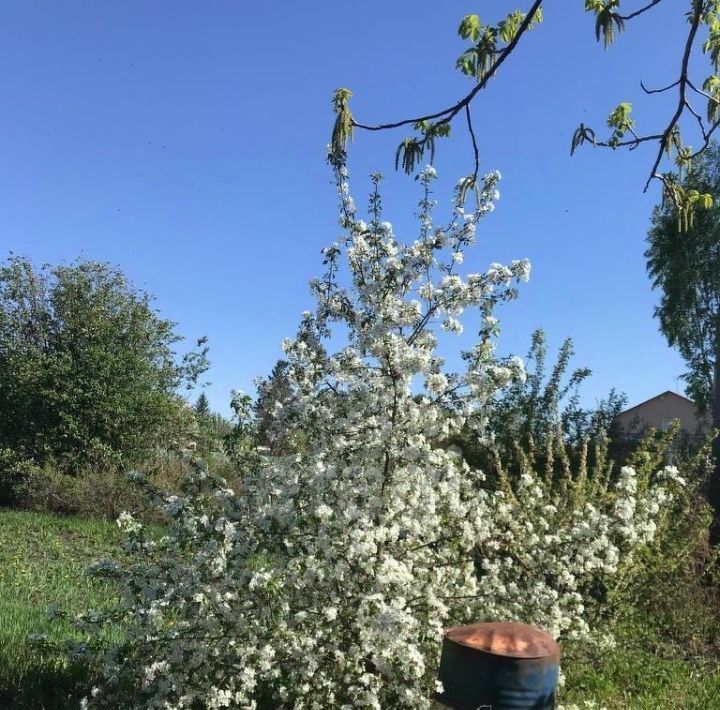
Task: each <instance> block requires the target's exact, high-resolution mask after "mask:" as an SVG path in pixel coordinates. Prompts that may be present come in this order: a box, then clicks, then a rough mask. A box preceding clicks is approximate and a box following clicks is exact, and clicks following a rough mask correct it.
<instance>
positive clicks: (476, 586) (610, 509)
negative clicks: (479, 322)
mask: <svg viewBox="0 0 720 710" xmlns="http://www.w3.org/2000/svg"><path fill="white" fill-rule="evenodd" d="M337 175H338V183H339V184H338V186H339V192H340V196H341V209H342V223H343V225H344V227H345V228H346V230H347V232H348V235H347V238H346V240H345V242H344V244H342V245H341V244H337V245H333V246H331V247H330V248H328V249H327V250H326V251H325V264H326V265H327V273H326V275H325V277H324V278H323V279H320V280H317V281H315V282H313V284H312V285H313V290H314V293H315V296H316V298H317V309H316V312H315V313H314V314H310V313H306V314H305V315H304V316H303V321H302V324H301V328H300V333H299V336H298V337H297V339H295V340H294V341H287V342H286V343H285V355H286V360H287V362H288V363H289V366H288V370H287V376H288V378H289V382H290V383H291V387H292V397H290V398H288V399H287V400H286V401H287V404H285V405H282V403H281V406H280V407H279V408H278V407H276V408H275V409H276V416H277V419H278V421H280V422H282V427H283V429H284V431H286V432H287V433H288V435H289V436H293V435H295V434H297V433H298V432H299V433H301V434H302V436H303V437H304V439H303V445H302V446H301V447H298V448H297V450H296V451H294V452H293V453H292V454H288V455H286V456H283V457H275V458H272V459H270V460H266V461H263V460H262V459H259V458H258V457H256V455H255V452H254V451H253V450H252V448H251V447H249V448H243V447H240V449H239V450H238V458H239V459H245V460H246V461H247V462H248V465H247V468H246V469H245V471H246V473H245V475H244V476H243V478H242V482H241V485H240V486H239V488H238V490H237V491H233V490H231V489H228V488H227V487H226V484H225V482H224V481H223V480H222V479H218V478H217V477H215V476H213V475H211V474H209V473H208V472H207V470H206V469H205V467H204V466H202V465H200V464H197V465H196V467H195V469H194V470H193V472H191V474H190V475H189V477H188V478H187V480H186V481H185V483H184V486H183V490H182V493H181V494H180V495H170V496H169V495H165V494H161V493H160V492H159V491H157V490H156V489H155V488H153V487H152V486H151V485H150V484H149V483H148V482H147V481H146V480H144V479H143V477H142V476H138V479H139V481H140V482H142V484H143V485H144V486H145V488H146V491H147V492H148V493H149V494H150V495H151V496H153V497H154V498H155V499H156V501H157V502H158V504H159V505H160V506H161V508H162V510H163V512H164V515H165V518H166V525H165V528H164V529H165V531H166V532H165V534H164V535H163V536H162V537H160V538H158V536H157V535H156V534H155V535H153V534H148V533H146V531H145V529H144V527H143V526H142V525H141V524H140V523H139V522H137V521H136V520H135V519H134V518H133V517H132V516H131V515H127V514H123V515H122V516H121V518H120V524H121V525H122V527H123V528H124V529H125V531H126V532H127V534H128V541H127V544H126V549H127V550H128V551H130V552H131V553H132V561H131V564H129V565H126V564H120V565H118V564H114V563H110V562H103V563H101V564H99V565H98V567H97V568H96V572H97V573H98V574H101V575H105V576H108V577H111V578H113V579H117V580H119V582H120V583H121V585H122V587H123V590H124V595H123V603H122V605H121V606H120V608H119V609H117V610H116V611H115V612H113V614H111V615H110V616H109V617H104V616H103V615H97V614H95V613H90V614H87V615H84V616H82V617H81V618H79V619H78V620H77V623H78V624H79V625H80V626H81V627H83V628H88V627H91V628H92V627H96V626H97V625H98V624H101V623H102V621H103V620H105V621H108V622H113V623H114V622H117V621H118V620H122V622H123V623H124V625H125V641H124V642H123V643H122V644H120V645H118V646H116V647H114V648H113V649H111V651H110V653H109V654H108V655H107V656H106V662H105V665H104V668H105V681H104V683H103V684H102V685H101V687H99V688H98V689H97V690H96V691H94V694H93V695H92V696H91V697H89V698H88V700H87V702H88V703H89V704H92V705H96V706H101V707H102V706H106V707H117V706H118V704H120V705H123V706H127V707H131V706H132V707H143V708H152V707H168V706H172V707H195V706H198V705H199V706H203V707H205V706H206V707H211V708H212V707H227V706H239V707H256V706H258V707H272V708H275V707H297V708H325V707H368V708H380V707H417V708H422V707H429V705H430V702H431V698H432V695H433V692H434V690H435V688H436V682H435V677H436V663H437V658H438V650H439V647H440V639H441V636H442V632H443V629H444V628H445V627H446V626H448V625H450V624H453V623H459V622H465V621H470V620H477V619H484V618H489V617H490V618H497V617H502V618H509V619H522V620H524V621H528V622H534V623H538V624H540V625H542V626H545V627H546V628H548V629H549V630H550V631H552V632H553V633H554V634H555V635H573V636H578V637H587V636H588V635H589V634H590V632H591V631H592V628H591V626H590V623H589V620H588V619H589V612H588V611H587V608H588V607H589V606H590V603H591V602H592V600H593V598H594V595H595V594H596V590H597V589H598V587H599V586H600V584H601V583H602V582H603V580H606V579H611V578H612V576H613V575H614V574H615V573H616V572H617V570H618V569H619V567H620V565H621V564H622V563H623V562H624V561H626V560H629V559H631V558H632V557H633V556H634V555H635V554H636V553H637V550H638V549H639V548H641V547H642V545H644V544H645V543H646V542H647V541H648V540H650V539H651V538H652V537H653V534H654V532H655V527H654V520H655V517H656V516H657V515H658V512H659V510H660V508H661V506H662V505H663V504H664V503H665V502H666V501H667V500H669V499H670V496H671V495H672V492H673V490H674V488H676V487H677V486H678V485H680V484H681V480H680V479H679V477H678V476H677V472H676V471H675V470H674V469H672V468H667V469H664V470H663V471H660V472H658V473H657V474H656V475H655V476H653V477H650V478H649V479H648V481H647V482H644V481H642V482H641V481H640V480H639V478H638V476H637V475H636V473H635V471H634V470H633V469H631V468H625V469H623V470H622V471H621V472H620V473H619V475H618V476H617V477H616V478H611V477H610V475H609V474H608V475H604V477H600V476H592V477H590V476H586V475H584V473H583V469H582V468H581V469H580V471H579V473H580V475H579V476H578V477H577V480H573V481H566V483H567V490H565V492H564V494H563V495H560V492H561V490H562V489H561V488H559V487H558V486H557V485H556V482H555V480H554V479H553V478H552V477H551V479H550V480H548V481H543V479H542V475H541V474H539V473H538V472H537V471H534V470H532V469H529V470H527V471H523V473H522V475H521V476H520V477H519V478H518V479H517V481H516V482H515V483H514V484H509V485H508V486H504V487H501V488H500V489H498V490H487V485H486V484H487V481H486V480H485V477H484V475H483V474H482V473H481V472H480V471H479V470H477V469H473V468H471V467H470V466H468V464H467V463H466V462H465V461H464V460H463V458H462V457H461V456H460V455H458V454H457V453H456V452H455V451H453V450H451V449H448V448H446V447H443V446H441V445H440V442H442V441H443V440H446V439H447V438H448V437H449V436H450V435H452V434H454V433H457V432H458V431H460V429H461V428H462V426H463V424H464V423H465V422H466V421H467V419H468V417H469V416H471V415H472V414H473V412H475V411H476V409H477V408H478V407H483V406H485V404H486V402H487V401H488V400H489V399H490V398H491V397H492V394H493V393H494V392H495V391H497V389H498V388H499V387H502V386H503V385H506V384H507V383H508V382H511V381H512V380H513V379H514V378H521V377H523V367H522V362H521V361H520V360H518V359H509V360H505V361H500V360H498V359H497V358H496V357H495V356H494V354H493V345H492V340H491V335H492V333H493V332H494V330H495V323H494V321H493V320H492V316H491V314H492V309H493V307H494V306H495V305H496V304H497V303H499V302H502V301H504V300H508V299H510V298H514V297H515V290H514V282H515V281H517V280H522V279H524V278H526V277H527V273H528V268H529V267H528V265H527V264H526V263H525V262H522V261H518V262H513V263H512V264H511V265H510V266H509V267H504V266H501V265H499V264H493V265H491V267H490V269H489V270H488V272H487V273H485V274H471V275H469V276H468V277H467V278H466V279H462V278H460V277H459V276H457V275H456V274H455V273H454V272H455V268H456V265H457V264H459V263H460V262H461V261H462V254H463V252H464V251H465V249H466V247H467V246H468V245H469V244H470V243H472V241H473V239H474V233H475V225H476V223H477V222H478V221H479V219H480V218H481V217H482V216H483V215H485V214H487V213H488V212H489V211H491V209H492V207H493V200H494V198H495V196H496V195H495V193H496V183H497V180H498V176H497V175H495V174H491V175H489V176H487V177H486V178H485V181H484V183H483V184H482V185H481V186H479V187H477V188H476V187H475V186H474V185H473V184H472V183H469V182H468V181H461V183H460V185H459V186H458V189H457V193H456V202H455V216H454V218H453V220H452V221H451V223H450V225H449V226H448V227H445V228H437V227H434V226H433V224H432V214H431V213H432V207H433V200H432V199H431V185H432V181H433V179H434V177H435V173H434V170H433V169H432V168H428V169H426V170H425V171H423V173H422V175H421V184H422V187H423V196H422V199H421V202H420V209H419V215H420V224H421V236H420V238H419V239H418V240H416V241H415V242H414V243H412V244H409V245H402V244H400V243H399V242H398V241H397V239H396V238H395V236H394V234H393V231H392V227H391V225H390V224H389V223H387V222H383V221H382V219H381V208H380V197H379V193H378V191H377V183H378V182H379V179H378V178H375V180H374V182H375V186H376V189H375V191H374V192H373V195H372V196H371V202H370V212H371V220H370V222H369V223H367V224H366V223H365V222H363V221H360V220H356V219H355V217H354V211H355V207H354V203H353V202H352V200H351V198H350V197H349V194H348V189H347V183H346V174H345V170H344V167H343V166H338V167H337ZM468 196H469V197H470V198H471V199H474V201H475V202H474V207H473V210H472V211H470V212H466V211H465V209H464V205H465V202H466V198H467V197H468ZM343 253H344V254H345V256H346V257H347V265H348V269H349V276H350V281H351V285H350V287H349V288H344V287H342V286H341V285H340V283H339V280H338V273H339V269H340V266H341V264H340V257H341V255H342V254H343ZM467 308H478V309H480V311H481V313H482V314H483V316H484V317H485V325H484V326H483V331H482V333H481V338H480V342H479V343H478V344H477V345H476V346H475V347H474V348H473V349H472V350H470V351H469V352H466V353H465V362H466V369H465V371H464V372H462V373H447V372H443V369H442V364H443V362H442V359H441V357H440V356H439V354H438V352H437V338H436V333H435V327H436V326H439V327H442V328H443V329H445V330H447V331H450V332H459V330H460V329H461V326H460V324H459V321H458V320H457V317H458V316H459V315H460V314H461V313H462V311H463V310H465V309H467ZM337 325H340V326H344V334H345V337H346V339H347V341H346V342H347V346H346V347H344V348H342V349H341V350H340V351H339V352H336V353H335V354H332V355H327V354H326V353H324V352H319V351H318V349H316V348H311V347H308V340H309V338H308V337H307V334H308V333H309V334H312V335H314V336H315V337H320V336H323V335H328V334H329V333H330V331H331V328H332V327H333V326H337ZM417 382H419V383H421V384H422V386H423V388H424V390H423V393H422V394H418V393H417V391H416V390H415V383H417ZM238 404H239V406H240V408H241V409H242V411H243V412H244V413H245V414H248V413H249V412H250V406H249V403H248V402H247V401H246V400H244V399H242V398H241V399H240V400H238ZM604 473H606V472H605V471H604ZM143 481H144V482H143ZM568 491H569V496H568V495H565V494H568ZM128 689H129V691H130V695H129V696H128V697H123V691H125V690H128Z"/></svg>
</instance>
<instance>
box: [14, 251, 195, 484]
mask: <svg viewBox="0 0 720 710" xmlns="http://www.w3.org/2000/svg"><path fill="white" fill-rule="evenodd" d="M180 340H181V338H180V337H179V336H178V335H177V333H176V331H175V324H174V323H172V322H171V321H169V320H166V319H163V318H161V317H159V315H158V314H157V313H156V311H155V310H154V309H153V307H152V300H151V297H150V296H149V295H148V294H147V293H145V292H144V291H140V290H138V289H136V288H134V287H133V286H132V284H130V282H129V281H128V280H127V278H126V277H125V276H124V275H123V274H122V273H121V272H120V271H118V270H117V269H114V268H113V267H111V266H109V265H107V264H103V263H98V262H92V261H80V262H77V263H74V264H72V265H70V266H44V267H42V268H36V267H35V266H33V264H32V263H31V262H30V261H29V260H28V259H26V258H22V257H11V258H10V259H9V260H8V261H7V263H6V264H5V265H4V266H2V267H0V448H5V449H10V450H11V451H13V452H14V454H15V455H16V456H17V457H18V458H19V459H29V460H32V461H34V462H36V463H37V464H39V465H43V464H45V463H48V462H53V463H54V465H56V466H58V467H59V468H61V469H62V470H64V471H68V472H73V470H75V469H77V468H82V467H86V466H101V467H102V466H106V465H108V464H110V463H112V464H116V465H117V464H121V465H127V464H132V463H134V462H137V461H141V460H143V459H144V458H145V457H146V456H147V455H148V453H149V452H151V451H152V450H153V448H154V447H155V446H157V445H158V444H159V443H167V441H168V440H172V439H174V438H180V439H182V437H183V434H182V426H183V422H187V421H189V420H190V419H192V413H191V412H185V410H186V409H189V408H188V407H187V406H186V405H183V403H182V401H181V400H180V398H179V397H178V394H177V392H178V390H179V388H181V387H182V386H185V385H191V384H192V383H194V382H195V381H196V380H197V378H198V376H199V375H200V374H201V373H202V372H203V371H204V370H205V369H206V367H207V361H206V350H205V349H204V348H203V347H202V344H201V346H200V347H199V348H198V349H194V350H191V351H190V352H189V353H187V354H186V355H185V356H184V357H179V356H178V354H177V353H176V351H175V348H176V346H177V344H178V342H179V341H180ZM179 443H182V442H179Z"/></svg>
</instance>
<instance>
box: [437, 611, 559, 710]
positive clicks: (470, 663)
mask: <svg viewBox="0 0 720 710" xmlns="http://www.w3.org/2000/svg"><path fill="white" fill-rule="evenodd" d="M559 672H560V647H559V646H558V644H557V643H556V642H555V640H554V639H553V638H552V636H550V635H549V634H547V633H545V632H544V631H541V630H540V629H538V628H535V627H534V626H529V625H528V624H519V623H514V622H492V623H485V624H470V625H469V626H456V627H454V628H452V629H449V630H448V631H447V632H446V633H445V638H444V639H443V647H442V657H441V659H440V681H441V682H442V684H443V692H442V694H441V695H439V696H438V700H439V701H440V702H441V703H442V704H443V705H446V706H448V707H450V708H455V710H478V708H492V710H529V709H530V708H532V709H533V710H546V709H548V710H549V709H551V708H554V707H555V695H556V690H557V683H558V675H559Z"/></svg>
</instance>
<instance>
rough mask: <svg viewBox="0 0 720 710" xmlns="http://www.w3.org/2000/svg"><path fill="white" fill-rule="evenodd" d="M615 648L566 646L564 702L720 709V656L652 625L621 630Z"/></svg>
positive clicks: (636, 709) (659, 709) (635, 709)
mask: <svg viewBox="0 0 720 710" xmlns="http://www.w3.org/2000/svg"><path fill="white" fill-rule="evenodd" d="M615 636H616V640H617V646H616V647H615V648H614V649H613V650H611V651H597V650H595V651H593V650H589V649H587V648H585V649H567V653H566V660H565V662H564V663H563V669H564V671H565V673H566V675H567V680H566V684H565V691H564V692H563V696H562V699H563V703H567V704H570V703H577V704H578V705H580V707H581V708H582V707H583V706H582V702H583V701H585V700H592V701H594V702H595V703H596V706H597V707H602V708H607V709H608V710H611V709H612V710H614V709H615V708H628V709H631V710H664V709H667V710H718V709H719V708H720V659H719V658H718V656H717V654H714V653H712V654H711V653H707V654H704V653H694V652H691V653H688V649H687V648H684V647H682V646H677V645H675V644H673V643H671V642H668V641H667V640H664V639H661V638H659V637H658V635H657V634H656V632H655V630H654V629H653V628H652V620H650V621H649V624H648V625H646V626H633V625H629V626H625V627H621V628H618V629H616V633H615Z"/></svg>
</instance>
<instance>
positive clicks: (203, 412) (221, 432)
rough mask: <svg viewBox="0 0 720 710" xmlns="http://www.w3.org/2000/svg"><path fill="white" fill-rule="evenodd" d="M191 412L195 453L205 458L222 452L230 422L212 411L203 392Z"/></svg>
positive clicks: (228, 432)
mask: <svg viewBox="0 0 720 710" xmlns="http://www.w3.org/2000/svg"><path fill="white" fill-rule="evenodd" d="M193 412H194V414H195V424H196V429H195V431H194V432H193V436H194V438H195V444H196V446H197V451H198V452H199V453H200V454H202V455H203V456H206V457H209V456H212V455H213V454H214V453H216V452H220V451H223V447H224V442H225V439H226V437H227V436H228V435H229V434H230V432H231V430H232V427H231V424H230V422H229V421H228V420H227V419H226V418H225V417H223V416H222V414H219V413H218V412H213V411H212V409H211V408H210V400H209V399H208V397H207V395H206V394H205V393H204V392H201V393H200V395H199V396H198V398H197V401H196V402H195V404H194V405H193Z"/></svg>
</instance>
